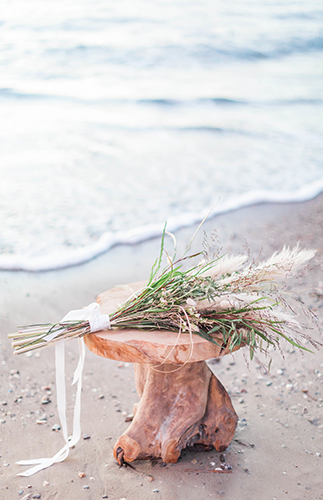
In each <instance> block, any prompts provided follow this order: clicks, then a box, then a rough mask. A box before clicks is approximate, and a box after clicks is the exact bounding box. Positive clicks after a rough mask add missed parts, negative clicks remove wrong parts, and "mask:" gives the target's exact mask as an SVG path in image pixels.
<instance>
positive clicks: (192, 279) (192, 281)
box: [9, 230, 318, 359]
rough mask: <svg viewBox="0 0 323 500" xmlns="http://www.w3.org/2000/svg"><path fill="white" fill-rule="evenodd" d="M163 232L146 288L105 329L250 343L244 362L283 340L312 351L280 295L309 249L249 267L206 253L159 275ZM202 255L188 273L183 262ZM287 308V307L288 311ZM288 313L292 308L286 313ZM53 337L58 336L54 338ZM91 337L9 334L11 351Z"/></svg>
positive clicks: (85, 326)
mask: <svg viewBox="0 0 323 500" xmlns="http://www.w3.org/2000/svg"><path fill="white" fill-rule="evenodd" d="M165 234H166V231H165V230H164V233H163V237H162V243H161V251H160V256H159V258H158V259H157V260H156V262H155V264H154V265H153V267H152V271H151V274H150V277H149V280H148V283H147V285H146V286H145V287H144V288H143V289H142V290H141V291H140V292H138V293H137V294H134V295H133V296H132V297H131V298H130V299H129V300H127V301H126V302H125V303H124V304H123V305H122V306H121V307H119V309H117V310H116V311H115V312H114V313H113V314H112V315H110V323H111V328H138V329H141V330H154V331H156V335H158V330H171V331H176V332H182V333H190V334H191V333H193V334H196V335H200V336H201V337H203V338H204V339H206V340H208V341H209V342H212V343H214V344H217V345H221V346H222V347H223V348H226V347H227V346H229V350H230V351H233V350H236V349H238V348H239V347H242V346H248V347H249V352H250V359H252V358H253V356H254V353H255V351H256V350H259V351H264V352H267V349H268V347H269V346H270V345H271V346H274V347H279V343H280V341H281V339H284V340H286V341H287V342H289V343H290V344H292V345H293V346H296V347H298V348H299V349H302V350H305V351H309V349H307V348H305V347H304V346H303V345H302V342H301V341H302V339H305V340H309V341H310V343H311V344H312V345H313V346H314V347H318V343H317V342H315V341H314V340H313V339H312V338H311V337H310V336H309V335H306V334H304V333H303V330H302V328H301V327H300V325H299V323H298V322H297V321H296V318H295V317H293V316H292V315H290V314H289V315H288V314H286V312H285V311H286V309H288V307H289V304H288V301H287V298H286V296H284V293H283V285H284V281H285V279H286V278H289V277H290V276H293V275H294V274H295V271H297V269H298V268H300V267H302V266H304V265H305V264H306V263H307V262H308V260H310V259H311V258H312V257H313V256H314V254H315V251H313V250H300V249H299V247H298V246H296V247H295V248H293V249H289V248H285V247H284V248H283V250H282V251H281V252H276V253H275V254H274V255H273V256H272V257H270V258H269V259H268V260H267V261H265V262H262V263H258V264H252V265H248V264H246V258H245V257H244V256H232V257H228V256H227V255H224V256H222V257H216V258H213V259H209V258H208V255H207V253H206V252H201V254H194V255H190V256H187V255H184V257H182V258H181V259H178V260H175V258H174V257H173V259H171V258H170V257H169V255H168V254H167V258H168V261H169V265H168V266H167V267H166V268H164V269H163V270H161V262H162V256H163V253H164V239H165ZM202 254H203V256H204V260H203V261H202V262H201V263H200V264H198V265H196V266H194V267H192V268H191V269H189V270H186V271H185V270H183V264H184V261H186V260H188V259H191V258H193V257H197V256H199V255H201V256H202ZM289 309H291V308H289ZM289 312H291V311H289ZM53 332H55V334H56V337H55V338H54V339H52V337H53ZM88 333H91V328H90V325H89V322H88V321H72V322H61V323H57V324H54V325H50V324H46V325H30V326H27V327H22V328H21V329H20V331H19V332H17V333H13V334H10V335H9V337H10V338H11V339H13V342H12V346H13V347H14V349H15V354H19V353H23V352H27V351H30V350H33V349H38V348H42V347H45V346H47V345H51V344H53V343H54V342H55V341H58V340H62V339H71V338H75V337H81V336H83V335H86V334H88Z"/></svg>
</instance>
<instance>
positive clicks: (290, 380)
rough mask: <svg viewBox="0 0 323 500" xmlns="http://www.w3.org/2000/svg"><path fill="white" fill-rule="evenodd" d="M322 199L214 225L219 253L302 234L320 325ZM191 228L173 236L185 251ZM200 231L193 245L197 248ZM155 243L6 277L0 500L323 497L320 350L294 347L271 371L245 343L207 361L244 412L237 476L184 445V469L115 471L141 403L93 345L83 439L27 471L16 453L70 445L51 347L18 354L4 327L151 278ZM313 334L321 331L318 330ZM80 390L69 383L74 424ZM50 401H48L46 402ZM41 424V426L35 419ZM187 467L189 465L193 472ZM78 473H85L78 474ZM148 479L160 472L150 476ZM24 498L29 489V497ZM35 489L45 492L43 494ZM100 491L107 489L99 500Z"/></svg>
mask: <svg viewBox="0 0 323 500" xmlns="http://www.w3.org/2000/svg"><path fill="white" fill-rule="evenodd" d="M322 214H323V196H319V197H317V198H316V199H314V200H312V201H310V202H306V203H298V204H277V205H265V204H264V205H258V206H253V207H249V208H245V209H242V210H238V211H234V212H231V213H228V214H225V215H221V216H218V217H216V218H213V219H211V220H209V221H208V222H207V223H206V224H205V226H204V230H206V231H207V232H208V233H210V232H211V231H212V230H213V229H215V230H216V231H217V233H218V240H219V241H220V242H221V244H222V246H223V249H224V251H229V252H239V253H243V252H244V251H245V250H246V248H248V249H249V250H250V254H251V256H252V257H256V256H257V255H259V254H260V255H263V256H266V255H269V254H270V253H272V252H273V251H274V250H277V249H280V248H281V247H282V246H283V245H284V244H287V245H294V244H295V243H296V242H297V241H300V243H301V246H303V247H314V248H317V250H318V252H317V255H316V257H315V259H314V260H313V262H312V268H313V269H312V270H310V271H309V272H307V273H306V274H305V275H304V276H303V277H301V278H299V279H298V280H294V281H293V282H292V289H293V290H294V291H295V292H296V294H297V295H298V296H300V297H302V298H303V300H304V301H305V302H306V303H307V305H309V306H310V307H311V308H312V309H313V310H314V311H315V312H316V313H317V315H318V317H319V323H320V325H321V327H322V320H323V307H322V305H323V254H322V249H323V217H322ZM193 232H194V228H193V229H192V228H187V229H183V230H181V231H178V233H177V234H176V236H177V239H178V242H179V253H180V252H181V250H182V249H184V246H185V245H186V244H187V242H188V241H189V239H190V237H191V235H192V233H193ZM202 238H203V231H202V232H201V233H200V235H199V236H198V237H197V238H196V240H195V242H194V244H193V250H196V249H199V248H200V245H201V240H202ZM158 251H159V241H158V240H151V241H149V242H146V243H144V244H141V245H135V246H127V247H125V246H120V247H115V248H114V249H113V250H112V251H110V252H108V253H107V254H105V255H102V256H101V257H99V258H97V259H96V260H93V261H91V262H89V263H87V264H85V265H82V266H79V267H75V268H71V269H66V270H61V271H56V272H47V273H23V272H15V273H10V272H0V328H1V330H0V341H1V345H0V366H1V373H0V422H1V423H0V499H1V500H15V499H17V500H18V499H21V498H24V499H26V498H41V499H43V500H45V499H46V500H54V499H55V500H79V499H85V500H88V499H91V500H97V499H100V498H109V499H113V500H120V499H127V500H136V499H139V498H140V499H156V500H157V499H159V500H162V499H163V500H169V499H171V500H176V499H187V500H191V499H197V498H203V499H206V498H212V499H221V498H224V499H225V498H227V499H230V500H238V499H239V500H247V499H260V500H263V499H266V500H267V499H269V500H271V499H277V500H281V499H290V500H291V499H295V500H300V499H311V500H318V499H323V414H322V412H323V349H321V350H320V351H319V352H317V353H315V354H308V353H306V354H305V355H304V356H302V355H301V354H300V352H298V351H297V350H295V349H291V348H290V346H289V345H285V346H284V358H282V357H281V355H280V353H279V352H275V353H274V356H273V362H272V367H271V374H265V373H263V372H262V371H261V370H260V369H259V368H258V366H257V363H254V362H253V363H251V364H250V366H249V367H248V366H247V365H246V363H245V361H244V358H243V352H242V351H243V350H240V351H239V352H238V353H236V354H235V356H234V357H231V356H226V358H225V359H223V360H221V361H220V362H219V363H214V362H213V363H212V364H210V366H211V368H212V370H213V371H214V373H215V374H216V375H217V376H218V378H219V379H220V380H221V382H222V383H223V385H224V386H225V387H226V388H227V390H228V391H229V393H230V395H231V398H232V401H233V404H234V406H235V409H236V411H237V413H238V415H239V418H240V420H239V425H238V428H237V431H236V435H235V439H234V440H233V442H232V444H231V445H230V447H229V448H228V449H227V450H226V451H225V453H224V455H225V459H226V461H227V463H230V464H231V465H232V474H222V475H220V474H216V473H213V472H212V469H214V464H215V465H216V466H217V465H219V463H220V453H217V452H215V451H211V452H208V453H206V452H204V453H203V452H198V453H196V452H195V453H189V452H184V453H183V456H182V458H181V459H180V461H179V462H178V463H177V464H168V465H164V464H161V463H159V462H157V463H152V462H151V461H139V462H135V463H134V465H135V467H136V471H134V470H132V469H130V468H124V467H123V468H119V467H118V466H117V464H116V463H115V460H114V458H113V455H112V449H113V444H114V442H115V441H116V440H117V438H118V436H119V435H120V434H121V433H122V432H123V431H124V430H125V428H126V427H127V425H128V424H127V423H126V422H125V415H127V414H128V413H131V412H132V407H133V404H134V403H135V402H136V401H138V396H137V394H136V391H135V384H134V376H133V369H132V366H131V364H122V363H119V362H117V361H112V360H108V359H103V358H99V357H98V356H95V355H94V354H92V353H91V352H87V357H86V362H85V363H86V364H85V370H84V390H83V396H82V432H83V433H84V434H86V435H87V436H90V437H89V438H88V439H81V441H80V442H79V443H78V444H77V446H76V447H75V449H72V450H71V453H70V456H69V457H68V459H67V460H66V461H65V462H63V463H61V464H56V465H54V466H52V467H50V468H49V469H46V470H44V471H41V472H39V473H38V474H36V475H35V476H32V477H30V478H29V479H28V478H23V477H17V476H16V474H17V473H18V472H20V470H21V469H25V468H22V467H21V468H20V467H19V466H18V465H16V464H15V462H16V461H17V460H21V459H29V458H37V457H39V456H52V455H53V454H55V453H56V452H57V451H58V450H59V449H60V448H61V447H62V446H63V444H64V443H63V437H62V435H61V432H62V431H57V432H53V430H52V427H53V426H54V424H58V423H59V420H58V415H57V409H56V404H55V398H56V393H55V384H54V379H55V373H54V350H53V349H52V348H50V349H45V350H42V351H40V352H39V353H38V354H36V353H34V354H33V355H32V356H31V357H28V356H26V355H21V356H20V357H16V356H13V354H12V350H11V348H10V343H9V341H8V340H7V338H6V334H7V333H8V332H10V331H12V330H15V328H16V326H17V325H20V324H28V323H33V322H45V321H46V322H47V321H57V320H58V319H60V318H61V317H62V316H64V315H65V313H66V312H68V311H69V310H71V309H75V308H80V307H83V306H85V305H87V304H88V303H90V302H92V301H93V300H95V297H96V296H97V295H98V294H99V293H101V292H102V291H104V290H106V289H109V288H112V287H113V286H114V285H116V284H121V283H129V282H132V281H137V280H140V279H145V278H146V277H147V276H148V273H149V270H150V267H151V264H152V262H153V260H154V258H155V257H156V256H157V255H158ZM313 336H315V338H317V339H318V338H320V336H319V334H318V333H317V332H315V331H313ZM66 350H67V365H68V366H67V382H68V385H69V386H70V382H71V379H72V375H73V370H74V368H75V366H76V362H77V343H76V342H73V341H72V342H70V343H68V344H67V349H66ZM73 394H74V391H73V390H72V389H71V388H70V387H69V388H68V401H69V402H70V404H69V407H68V419H69V423H70V425H71V418H72V407H73ZM44 396H45V397H46V396H47V397H48V399H49V400H50V402H49V403H47V404H43V401H44V400H43V399H42V398H43V397H44ZM39 420H44V423H37V421H39ZM187 469H190V470H193V471H188V470H187ZM80 472H83V473H84V474H85V475H84V477H82V478H80V477H79V475H78V473H80ZM149 476H152V477H153V478H154V479H153V481H150V479H151V477H149ZM28 495H29V496H28ZM37 495H40V496H37ZM104 495H107V496H106V497H104Z"/></svg>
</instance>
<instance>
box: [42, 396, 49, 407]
mask: <svg viewBox="0 0 323 500" xmlns="http://www.w3.org/2000/svg"><path fill="white" fill-rule="evenodd" d="M40 401H41V404H42V405H48V404H49V403H51V400H50V399H49V397H48V396H43V397H42V398H41V400H40Z"/></svg>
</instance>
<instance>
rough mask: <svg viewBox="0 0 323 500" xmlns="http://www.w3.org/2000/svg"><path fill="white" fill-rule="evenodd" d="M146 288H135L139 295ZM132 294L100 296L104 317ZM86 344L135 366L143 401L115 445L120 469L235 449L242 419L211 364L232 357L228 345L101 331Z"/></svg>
mask: <svg viewBox="0 0 323 500" xmlns="http://www.w3.org/2000/svg"><path fill="white" fill-rule="evenodd" d="M140 286H142V283H140V284H132V285H131V287H132V288H133V289H134V290H136V289H138V288H139V287H140ZM129 295H130V293H129V291H126V290H125V289H121V288H115V289H112V290H110V291H108V292H105V293H104V294H102V295H100V296H99V297H98V302H99V303H100V304H101V311H102V313H103V314H109V313H111V312H112V311H114V310H115V309H116V308H117V307H118V305H119V304H121V303H122V302H124V301H125V300H126V299H127V298H128V296H129ZM84 340H85V343H86V345H87V346H88V347H89V349H90V350H92V351H93V352H95V353H96V354H98V355H100V356H104V357H108V358H111V359H118V360H122V361H130V362H134V363H135V365H134V369H135V379H136V387H137V392H138V394H139V396H140V402H139V403H137V404H136V405H135V408H134V419H133V421H132V422H131V424H130V426H129V427H128V429H127V430H126V431H125V432H124V433H123V434H122V436H121V437H120V438H119V439H118V441H117V443H116V444H115V446H114V456H115V458H116V460H117V461H118V463H119V464H120V465H122V463H123V462H124V461H126V462H131V461H133V460H136V459H147V458H161V459H162V460H163V461H164V462H177V460H178V458H179V456H180V454H181V451H182V450H183V449H184V448H186V447H191V446H194V445H201V446H202V447H203V448H204V449H211V448H215V449H216V450H217V451H223V450H225V449H226V448H227V447H228V446H229V444H230V442H231V440H232V438H233V436H234V433H235V429H236V425H237V420H238V417H237V414H236V412H235V411H234V409H233V406H232V404H231V400H230V397H229V395H228V393H227V391H226V390H225V389H224V387H223V385H222V384H221V383H220V382H219V380H218V379H217V378H216V377H215V375H214V374H213V373H212V372H211V370H210V369H209V368H208V366H207V364H206V362H205V360H206V359H210V358H214V357H219V356H223V355H225V354H227V353H228V347H227V346H221V345H219V346H217V345H214V344H211V343H210V342H208V341H206V340H204V339H202V338H201V337H199V336H197V335H193V345H192V342H191V339H190V336H189V335H188V334H181V336H180V338H179V339H177V334H176V333H173V332H168V331H158V332H146V331H142V330H130V329H127V330H125V329H124V330H118V329H116V330H105V331H101V332H96V333H93V334H90V335H86V336H85V337H84ZM176 341H177V343H176ZM175 343H176V345H175ZM219 344H221V339H219ZM165 360H166V362H165Z"/></svg>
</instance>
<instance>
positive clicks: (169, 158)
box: [0, 0, 323, 270]
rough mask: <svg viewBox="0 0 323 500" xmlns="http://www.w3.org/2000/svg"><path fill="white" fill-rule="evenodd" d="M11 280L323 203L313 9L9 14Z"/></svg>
mask: <svg viewBox="0 0 323 500" xmlns="http://www.w3.org/2000/svg"><path fill="white" fill-rule="evenodd" d="M0 40H1V43H0V269H25V270H46V269H55V268H59V267H64V266H69V265H75V264H77V263H81V262H84V261H85V260H88V259H90V258H92V257H95V256H96V255H98V254H99V253H101V252H103V251H106V250H108V249H109V248H110V247H111V245H113V244H115V243H117V242H121V243H131V242H136V241H140V240H144V239H145V238H149V237H151V236H153V235H157V234H160V233H161V231H162V228H163V225H164V221H168V228H169V229H170V230H174V229H176V227H179V226H181V225H189V224H192V223H193V222H196V221H198V220H201V218H203V217H204V216H205V215H206V214H207V213H208V212H209V210H210V209H211V208H213V213H214V214H216V213H220V212H223V211H226V210H230V209H232V208H237V207H240V206H245V205H248V204H251V203H255V202H261V201H281V202H284V201H302V200H306V199H310V198H312V197H314V196H315V195H317V194H318V193H320V192H322V191H323V120H322V118H323V115H322V108H323V5H322V2H321V1H318V0H308V1H307V2H304V1H297V0H296V1H294V0H293V1H292V0H281V1H273V0H264V1H262V2H259V1H258V0H242V1H241V2H233V1H231V2H230V1H227V0H185V1H184V0H162V1H161V0H109V1H106V0H91V2H89V1H88V0H69V1H68V2H66V1H62V0H47V1H44V0H28V1H24V0H2V3H1V11H0Z"/></svg>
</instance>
